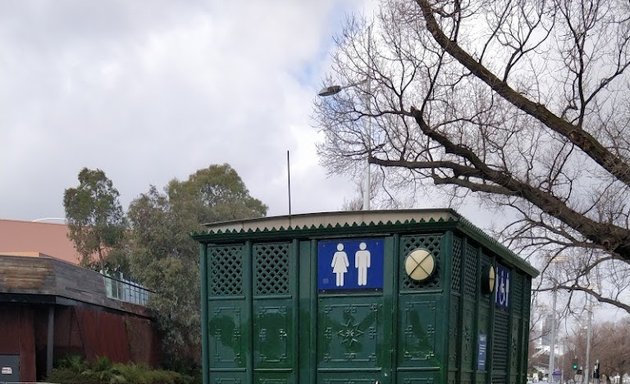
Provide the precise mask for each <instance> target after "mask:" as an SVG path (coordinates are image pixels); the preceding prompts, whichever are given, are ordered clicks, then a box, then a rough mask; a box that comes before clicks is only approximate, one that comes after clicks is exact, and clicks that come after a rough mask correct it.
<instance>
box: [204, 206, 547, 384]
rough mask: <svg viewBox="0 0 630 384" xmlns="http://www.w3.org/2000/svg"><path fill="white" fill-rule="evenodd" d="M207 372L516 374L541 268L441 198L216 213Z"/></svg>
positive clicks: (403, 381) (285, 377) (207, 305)
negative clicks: (267, 213) (260, 214)
mask: <svg viewBox="0 0 630 384" xmlns="http://www.w3.org/2000/svg"><path fill="white" fill-rule="evenodd" d="M193 237H194V238H195V239H196V240H197V241H198V242H199V243H200V249H201V251H200V253H201V255H200V257H201V289H202V302H201V310H202V311H201V312H202V337H203V339H202V345H203V355H202V359H203V363H202V364H203V382H204V384H250V383H255V384H298V383H299V384H316V383H317V384H374V383H379V384H430V383H435V384H437V383H440V384H441V383H487V384H489V383H501V384H503V383H524V382H525V381H526V371H527V347H528V336H529V312H530V295H531V280H532V278H533V277H535V276H536V275H537V274H538V272H537V271H536V270H535V269H534V268H533V267H531V266H530V265H529V264H527V263H526V262H525V261H523V260H522V259H520V258H519V257H517V256H516V255H515V254H514V253H512V252H511V251H509V250H508V249H507V248H505V247H503V246H501V245H500V244H499V243H497V242H496V241H494V240H493V239H492V238H490V237H489V236H487V235H486V234H484V233H483V232H482V231H481V230H479V229H478V228H476V227H475V226H473V225H472V224H471V223H470V222H469V221H467V220H466V219H464V218H463V217H462V216H460V215H459V214H458V213H456V212H455V211H453V210H449V209H436V210H399V211H361V212H334V213H314V214H304V215H293V216H281V217H267V218H260V219H251V220H241V221H231V222H222V223H212V224H208V225H207V230H206V231H205V232H203V233H198V234H195V235H193Z"/></svg>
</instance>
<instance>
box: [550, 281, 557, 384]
mask: <svg viewBox="0 0 630 384" xmlns="http://www.w3.org/2000/svg"><path fill="white" fill-rule="evenodd" d="M557 300H558V290H557V289H556V286H554V288H553V300H552V311H551V341H550V342H549V379H551V378H552V377H553V372H554V371H555V368H556V367H555V365H556V364H555V363H556V361H555V359H556V304H557Z"/></svg>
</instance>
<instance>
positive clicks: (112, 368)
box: [46, 356, 193, 384]
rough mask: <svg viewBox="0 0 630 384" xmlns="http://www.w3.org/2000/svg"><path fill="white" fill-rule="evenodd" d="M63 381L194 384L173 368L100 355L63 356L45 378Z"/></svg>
mask: <svg viewBox="0 0 630 384" xmlns="http://www.w3.org/2000/svg"><path fill="white" fill-rule="evenodd" d="M46 380H47V381H48V382H52V383H63V384H192V383H193V379H192V377H189V376H186V375H182V374H180V373H177V372H173V371H165V370H155V369H151V368H148V367H146V366H144V365H141V364H120V363H112V362H111V361H109V359H107V358H106V357H99V358H97V359H96V360H95V361H94V362H92V363H87V362H86V361H84V360H83V359H81V358H80V357H77V356H70V357H66V358H65V359H63V360H62V361H61V362H60V363H59V366H58V367H57V368H55V369H53V371H52V372H51V374H50V375H49V376H48V377H47V378H46Z"/></svg>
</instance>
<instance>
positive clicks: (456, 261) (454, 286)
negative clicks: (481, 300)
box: [451, 237, 462, 293]
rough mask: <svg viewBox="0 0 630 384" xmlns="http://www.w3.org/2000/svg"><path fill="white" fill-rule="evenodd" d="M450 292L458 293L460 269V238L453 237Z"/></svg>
mask: <svg viewBox="0 0 630 384" xmlns="http://www.w3.org/2000/svg"><path fill="white" fill-rule="evenodd" d="M451 265H452V268H451V293H460V289H461V269H462V240H461V239H460V238H459V237H454V238H453V257H452V259H451Z"/></svg>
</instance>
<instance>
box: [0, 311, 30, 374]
mask: <svg viewBox="0 0 630 384" xmlns="http://www.w3.org/2000/svg"><path fill="white" fill-rule="evenodd" d="M0 355H19V356H20V380H21V381H35V376H36V374H35V372H36V371H35V330H34V326H33V310H32V308H30V307H28V306H22V305H12V304H11V305H5V304H0Z"/></svg>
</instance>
